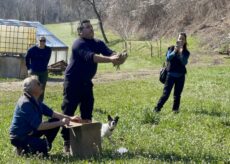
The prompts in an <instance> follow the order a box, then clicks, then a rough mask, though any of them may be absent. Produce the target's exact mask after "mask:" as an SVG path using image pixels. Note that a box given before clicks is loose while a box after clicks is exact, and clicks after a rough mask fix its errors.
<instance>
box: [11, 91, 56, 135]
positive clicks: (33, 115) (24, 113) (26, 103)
mask: <svg viewBox="0 0 230 164" xmlns="http://www.w3.org/2000/svg"><path fill="white" fill-rule="evenodd" d="M42 115H45V116H49V117H52V115H53V110H51V109H50V108H49V107H47V106H46V105H45V104H43V103H37V102H36V101H35V99H34V98H33V97H31V96H30V95H29V94H27V93H25V94H24V95H23V96H22V97H21V98H20V99H19V100H18V102H17V105H16V107H15V111H14V116H13V120H12V123H11V126H10V136H11V138H14V137H15V138H16V137H17V138H23V137H26V136H27V135H28V134H29V133H30V132H34V131H36V130H37V129H38V127H39V125H40V124H41V122H42Z"/></svg>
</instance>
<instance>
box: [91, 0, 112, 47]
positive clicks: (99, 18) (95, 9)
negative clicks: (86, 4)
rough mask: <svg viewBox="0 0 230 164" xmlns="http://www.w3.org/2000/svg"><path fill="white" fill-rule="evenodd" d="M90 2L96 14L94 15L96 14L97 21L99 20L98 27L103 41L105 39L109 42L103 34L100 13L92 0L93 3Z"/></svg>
mask: <svg viewBox="0 0 230 164" xmlns="http://www.w3.org/2000/svg"><path fill="white" fill-rule="evenodd" d="M90 4H91V5H92V6H93V10H94V12H95V14H96V16H97V19H98V21H99V27H100V30H101V33H102V36H103V38H104V41H105V42H106V43H109V41H108V39H107V37H106V35H105V31H104V27H103V23H102V21H101V16H100V14H99V13H98V11H97V8H96V5H95V3H94V1H93V3H90Z"/></svg>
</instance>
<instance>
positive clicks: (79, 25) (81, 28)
mask: <svg viewBox="0 0 230 164" xmlns="http://www.w3.org/2000/svg"><path fill="white" fill-rule="evenodd" d="M84 23H90V20H88V19H84V20H82V21H80V22H79V24H78V27H77V32H78V35H80V33H81V31H82V30H83V28H84V27H83V24H84Z"/></svg>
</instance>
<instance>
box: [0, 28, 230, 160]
mask: <svg viewBox="0 0 230 164" xmlns="http://www.w3.org/2000/svg"><path fill="white" fill-rule="evenodd" d="M67 25H68V24H67ZM67 25H66V26H67ZM60 26H63V27H66V26H65V24H61V25H60ZM47 27H48V28H49V29H50V30H51V31H52V32H54V33H55V32H57V33H58V31H60V33H59V35H60V37H62V38H63V41H64V39H66V41H65V42H66V43H67V44H68V43H69V44H70V43H72V41H73V39H74V37H72V38H71V35H69V36H68V35H67V33H68V32H67V33H66V34H64V31H63V30H61V29H62V28H63V27H59V26H57V25H48V26H47ZM52 29H53V30H52ZM65 29H66V31H67V27H66V28H65ZM62 32H63V34H62ZM111 36H112V34H111ZM111 38H112V39H111ZM111 38H110V39H109V40H111V41H112V40H117V39H118V38H117V39H116V38H113V36H112V37H111ZM118 40H119V39H118ZM165 42H166V41H165ZM170 43H173V40H169V41H167V44H165V45H164V49H165V47H166V45H168V44H170ZM189 43H190V50H191V52H192V54H191V58H190V63H189V65H188V74H187V78H186V83H185V88H184V92H183V95H182V100H181V112H180V113H179V114H173V113H172V111H171V107H172V98H173V97H172V95H171V96H170V98H169V100H168V101H167V103H166V104H165V106H164V108H163V109H162V112H161V113H159V114H155V113H153V112H152V109H153V107H154V106H155V104H156V102H157V101H158V99H159V97H160V96H161V94H162V89H163V85H162V84H160V82H159V81H158V77H157V76H155V75H153V76H151V77H149V76H148V77H145V76H143V77H140V78H135V79H129V80H122V79H121V80H117V81H112V82H103V83H100V82H97V83H95V85H94V97H95V108H94V113H93V116H94V119H95V120H98V121H101V122H106V118H107V114H111V115H112V116H115V115H118V116H119V117H120V120H119V123H118V127H117V129H116V130H115V131H114V134H113V136H112V138H113V141H114V142H115V145H111V144H110V143H109V142H108V141H107V140H105V141H104V142H103V144H102V147H103V151H102V154H101V156H99V157H97V158H92V159H87V160H80V159H78V158H74V157H70V158H68V157H65V156H63V155H62V149H63V147H62V145H63V140H62V138H61V136H60V133H59V134H58V136H57V138H56V139H55V141H54V145H53V149H52V151H51V155H50V158H49V159H39V158H37V157H30V158H24V157H17V156H16V155H15V153H13V151H12V150H13V148H12V146H11V145H10V142H9V135H8V128H9V126H10V122H11V119H12V115H13V109H14V106H15V103H16V101H17V100H18V98H19V96H20V95H21V92H20V91H8V92H4V91H2V90H1V92H0V104H1V105H0V111H1V112H0V135H1V137H0V143H1V145H0V157H1V158H0V163H87V162H91V163H163V162H165V163H172V162H177V163H188V162H191V163H218V162H220V163H228V162H230V110H229V106H230V87H229V82H230V74H229V72H230V68H229V64H230V60H229V59H226V58H224V57H220V56H216V55H210V54H209V53H208V52H205V53H204V54H202V53H201V52H198V51H196V50H197V47H198V44H197V40H196V39H195V38H189ZM121 45H122V44H121V42H117V44H111V45H110V46H111V48H112V49H113V48H114V49H118V50H121V49H122V46H121ZM132 45H133V46H132V51H131V54H130V56H129V58H128V61H127V63H125V65H123V66H121V71H123V72H124V73H125V72H130V71H137V70H140V69H149V70H153V69H159V68H160V65H161V63H162V61H163V60H164V59H163V57H157V56H156V55H155V56H154V57H150V56H149V54H148V52H149V49H148V48H147V47H146V46H144V45H146V43H145V42H138V41H135V42H133V43H132ZM119 46H120V47H119ZM141 47H142V48H141ZM164 49H163V50H164ZM162 53H164V51H163V52H162ZM207 54H209V55H207ZM105 72H106V73H108V72H112V73H114V72H115V70H114V68H113V67H112V66H111V65H103V64H102V65H100V67H99V73H105ZM0 80H1V81H5V79H0ZM62 90H63V86H62V85H61V84H57V85H48V86H47V89H46V97H45V102H46V103H47V104H48V105H49V106H50V107H52V108H53V109H55V110H58V111H61V110H60V107H61V103H62V98H63V97H62ZM76 114H79V110H77V113H76ZM120 147H125V148H127V149H128V152H127V153H125V154H123V155H121V154H119V153H117V151H116V150H117V149H118V148H120Z"/></svg>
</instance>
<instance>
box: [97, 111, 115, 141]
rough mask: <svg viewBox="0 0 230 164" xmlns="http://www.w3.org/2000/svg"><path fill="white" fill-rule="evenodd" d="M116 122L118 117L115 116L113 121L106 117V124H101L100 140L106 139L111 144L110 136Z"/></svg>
mask: <svg viewBox="0 0 230 164" xmlns="http://www.w3.org/2000/svg"><path fill="white" fill-rule="evenodd" d="M118 120H119V117H118V116H116V117H115V118H114V119H113V118H112V117H111V116H110V115H108V122H107V123H104V124H102V127H101V139H102V140H103V138H105V137H106V138H108V139H109V141H110V142H111V143H113V142H112V140H111V135H112V134H113V131H114V129H115V128H116V126H117V123H118Z"/></svg>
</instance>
